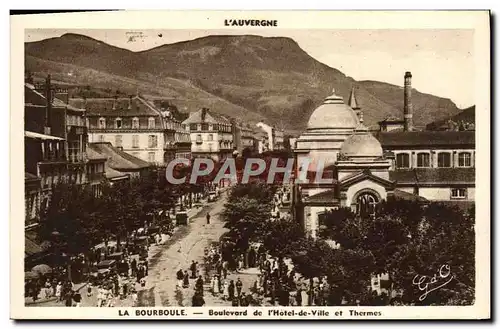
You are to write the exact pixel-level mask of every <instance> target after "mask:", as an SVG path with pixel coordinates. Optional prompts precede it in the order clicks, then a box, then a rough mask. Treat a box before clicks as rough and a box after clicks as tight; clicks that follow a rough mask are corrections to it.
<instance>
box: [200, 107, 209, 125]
mask: <svg viewBox="0 0 500 329" xmlns="http://www.w3.org/2000/svg"><path fill="white" fill-rule="evenodd" d="M207 112H208V109H207V108H206V107H204V108H202V109H201V121H203V122H204V121H205V118H206V117H207Z"/></svg>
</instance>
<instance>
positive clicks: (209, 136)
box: [208, 134, 214, 142]
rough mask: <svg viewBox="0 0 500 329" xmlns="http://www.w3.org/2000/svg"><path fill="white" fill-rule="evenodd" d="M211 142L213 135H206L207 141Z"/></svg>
mask: <svg viewBox="0 0 500 329" xmlns="http://www.w3.org/2000/svg"><path fill="white" fill-rule="evenodd" d="M213 140H214V135H212V134H209V135H208V141H209V142H212V141H213Z"/></svg>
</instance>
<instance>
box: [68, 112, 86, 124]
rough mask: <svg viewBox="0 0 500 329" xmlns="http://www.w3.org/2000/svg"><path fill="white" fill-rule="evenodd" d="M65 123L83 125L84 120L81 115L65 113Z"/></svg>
mask: <svg viewBox="0 0 500 329" xmlns="http://www.w3.org/2000/svg"><path fill="white" fill-rule="evenodd" d="M66 124H67V125H68V126H85V120H84V119H83V117H82V116H81V115H71V114H68V115H66Z"/></svg>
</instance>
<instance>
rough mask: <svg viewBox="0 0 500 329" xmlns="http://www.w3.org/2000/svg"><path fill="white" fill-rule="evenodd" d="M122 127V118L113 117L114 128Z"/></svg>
mask: <svg viewBox="0 0 500 329" xmlns="http://www.w3.org/2000/svg"><path fill="white" fill-rule="evenodd" d="M121 127H122V119H121V118H116V119H115V128H116V129H120V128H121Z"/></svg>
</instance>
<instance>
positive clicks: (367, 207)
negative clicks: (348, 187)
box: [356, 192, 379, 217]
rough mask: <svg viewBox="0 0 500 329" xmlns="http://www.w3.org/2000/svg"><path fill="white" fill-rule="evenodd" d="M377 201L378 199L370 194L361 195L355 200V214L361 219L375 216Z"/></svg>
mask: <svg viewBox="0 0 500 329" xmlns="http://www.w3.org/2000/svg"><path fill="white" fill-rule="evenodd" d="M378 201H379V200H378V198H377V197H376V196H375V195H374V194H372V193H369V192H365V193H361V194H360V195H358V197H357V198H356V214H358V215H360V216H361V217H366V216H372V215H375V209H376V206H377V203H378Z"/></svg>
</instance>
